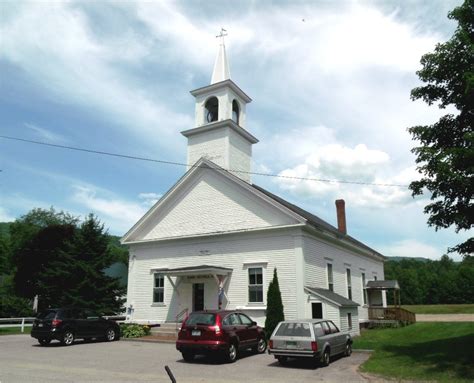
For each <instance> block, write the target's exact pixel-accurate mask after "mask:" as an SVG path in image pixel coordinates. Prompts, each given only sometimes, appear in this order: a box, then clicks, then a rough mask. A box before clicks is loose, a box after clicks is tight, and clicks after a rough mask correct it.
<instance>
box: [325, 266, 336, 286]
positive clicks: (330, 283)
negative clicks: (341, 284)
mask: <svg viewBox="0 0 474 383" xmlns="http://www.w3.org/2000/svg"><path fill="white" fill-rule="evenodd" d="M326 271H327V275H328V289H329V290H331V291H334V279H333V275H332V264H330V263H328V264H327V269H326Z"/></svg>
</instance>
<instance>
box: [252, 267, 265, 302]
mask: <svg viewBox="0 0 474 383" xmlns="http://www.w3.org/2000/svg"><path fill="white" fill-rule="evenodd" d="M249 302H250V303H263V268H262V267H249Z"/></svg>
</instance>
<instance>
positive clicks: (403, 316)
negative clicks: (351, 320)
mask: <svg viewBox="0 0 474 383" xmlns="http://www.w3.org/2000/svg"><path fill="white" fill-rule="evenodd" d="M368 310H369V319H372V320H397V321H401V322H407V323H416V315H415V314H414V313H412V312H411V311H408V310H405V309H404V308H401V307H369V309H368Z"/></svg>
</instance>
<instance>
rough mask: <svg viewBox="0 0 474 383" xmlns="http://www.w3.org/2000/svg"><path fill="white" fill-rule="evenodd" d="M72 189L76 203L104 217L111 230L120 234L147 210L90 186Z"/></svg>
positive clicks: (78, 186)
mask: <svg viewBox="0 0 474 383" xmlns="http://www.w3.org/2000/svg"><path fill="white" fill-rule="evenodd" d="M73 189H74V194H73V196H72V199H73V200H74V201H75V202H76V203H79V204H80V205H82V206H84V207H86V208H87V209H90V210H91V211H92V212H93V213H95V214H97V215H99V216H100V217H101V218H102V217H104V218H103V220H104V221H105V222H106V224H107V225H108V226H110V228H111V229H112V230H114V231H118V232H121V233H125V232H126V231H127V230H128V229H130V228H131V227H132V226H133V225H134V224H135V223H136V222H137V221H138V220H139V219H140V218H141V217H142V216H143V215H144V214H145V212H146V210H147V209H146V208H144V207H143V206H142V205H141V204H138V203H135V202H130V201H126V200H123V199H120V198H117V197H115V196H113V195H111V193H106V192H104V190H102V189H99V188H94V187H92V186H90V185H89V186H83V185H74V186H73ZM99 194H102V195H101V196H99ZM107 194H108V195H107Z"/></svg>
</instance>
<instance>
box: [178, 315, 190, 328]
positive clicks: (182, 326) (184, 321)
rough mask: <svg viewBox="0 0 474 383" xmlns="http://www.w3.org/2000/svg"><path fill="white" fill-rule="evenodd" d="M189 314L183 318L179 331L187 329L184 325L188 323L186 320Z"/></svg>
mask: <svg viewBox="0 0 474 383" xmlns="http://www.w3.org/2000/svg"><path fill="white" fill-rule="evenodd" d="M188 318H189V317H188V316H186V318H184V320H183V323H181V327H180V328H179V331H185V330H186V328H185V327H184V326H185V325H186V321H187V320H188Z"/></svg>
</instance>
